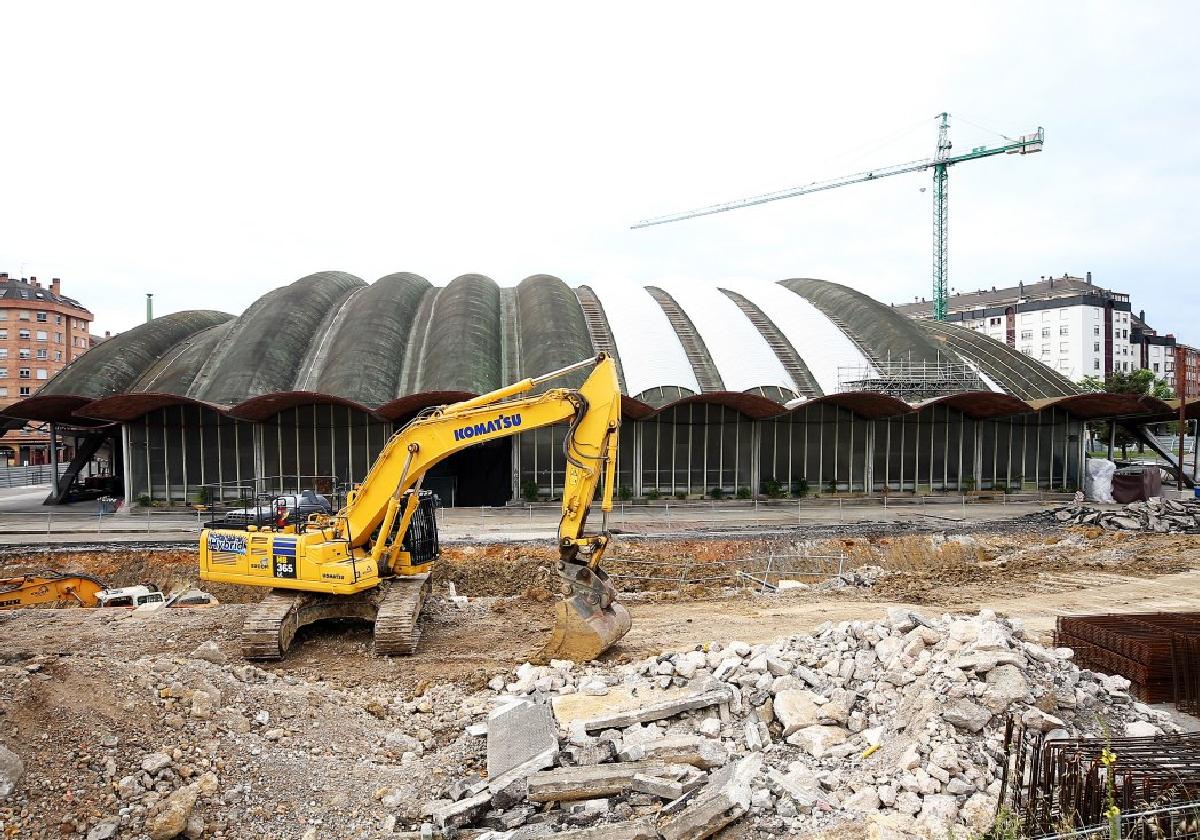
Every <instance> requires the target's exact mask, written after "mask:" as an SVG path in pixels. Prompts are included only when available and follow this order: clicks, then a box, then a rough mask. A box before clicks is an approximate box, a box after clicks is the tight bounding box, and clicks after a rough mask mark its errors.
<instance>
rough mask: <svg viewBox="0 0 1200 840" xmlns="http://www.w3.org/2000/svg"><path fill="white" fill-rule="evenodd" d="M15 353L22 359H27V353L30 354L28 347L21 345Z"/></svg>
mask: <svg viewBox="0 0 1200 840" xmlns="http://www.w3.org/2000/svg"><path fill="white" fill-rule="evenodd" d="M17 355H18V356H20V357H21V358H22V359H28V358H29V355H30V354H29V348H28V347H22V348H21V349H20V350H18V351H17Z"/></svg>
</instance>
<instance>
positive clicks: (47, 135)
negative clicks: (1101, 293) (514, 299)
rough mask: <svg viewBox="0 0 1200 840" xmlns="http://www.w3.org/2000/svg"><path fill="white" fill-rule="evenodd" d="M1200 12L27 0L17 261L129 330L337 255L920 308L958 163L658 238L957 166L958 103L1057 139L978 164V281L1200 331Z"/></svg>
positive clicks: (9, 226)
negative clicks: (68, 0) (942, 183)
mask: <svg viewBox="0 0 1200 840" xmlns="http://www.w3.org/2000/svg"><path fill="white" fill-rule="evenodd" d="M835 6H836V7H838V8H836V9H834V8H832V7H835ZM1198 9H1200V6H1198V5H1197V4H1195V3H1183V2H1181V3H1146V2H1143V3H1137V4H1133V3H1072V2H1052V3H1047V2H1044V0H1043V2H1036V3H1026V2H1005V3H991V4H964V3H957V4H953V5H950V4H914V3H887V4H884V3H880V4H878V5H875V6H872V5H870V4H828V3H822V4H817V3H794V2H793V3H780V4H771V3H738V4H732V3H719V4H718V3H700V2H686V3H682V2H681V3H667V2H660V3H644V2H643V3H622V2H608V3H603V4H600V3H594V4H588V5H585V4H578V3H563V2H553V3H514V2H508V3H495V2H492V3H479V4H468V3H454V4H440V3H423V4H416V3H409V4H400V3H378V4H375V3H351V2H342V3H337V4H334V3H328V4H309V3H297V2H288V3H266V2H255V3H244V2H242V3H219V2H209V3H203V4H199V3H197V4H190V5H186V6H185V5H184V4H176V3H162V2H153V3H145V4H134V3H120V2H107V3H94V2H90V3H77V4H63V3H55V4H49V3H6V4H4V5H3V7H2V8H0V32H2V33H3V40H2V41H0V43H2V45H3V61H4V69H3V73H2V76H0V92H2V93H3V97H2V99H0V102H2V103H3V108H4V112H5V117H6V119H5V126H4V129H3V132H2V133H0V150H2V156H0V166H2V170H0V172H2V174H0V196H2V200H0V270H6V271H8V272H9V273H10V274H18V275H23V276H28V275H36V276H37V277H38V278H39V279H42V280H46V281H48V280H49V279H50V277H51V276H60V277H62V278H63V284H64V292H65V293H66V294H69V295H72V296H74V297H77V298H79V299H80V300H81V301H83V302H84V303H85V304H86V305H87V306H89V307H90V308H91V309H92V310H93V311H94V312H95V313H96V315H97V323H96V327H97V329H99V330H100V331H103V330H105V329H109V330H114V331H115V330H121V329H127V328H128V327H130V326H133V325H135V324H136V323H138V322H139V321H140V320H141V318H142V317H143V315H142V313H143V311H144V293H145V292H147V291H154V292H155V293H156V312H157V313H158V314H163V313H165V312H170V311H175V310H179V309H193V308H214V309H223V310H225V311H228V312H234V313H237V312H240V311H241V310H242V309H243V308H244V307H245V306H246V305H248V304H249V303H250V302H251V301H253V300H254V299H255V298H256V297H258V296H259V295H261V294H262V293H264V292H266V291H267V290H269V289H271V288H273V287H276V286H280V285H283V284H285V283H288V282H290V281H292V280H294V279H296V278H298V277H301V276H303V275H305V274H308V273H311V272H314V271H318V270H322V269H340V270H343V271H348V272H351V273H353V274H356V275H358V276H360V277H362V278H364V279H366V280H374V279H375V278H377V277H379V276H381V275H383V274H386V273H389V272H392V271H413V272H416V273H418V274H421V275H423V276H425V277H427V278H429V279H430V280H431V281H433V282H434V283H438V284H444V283H446V282H447V281H449V280H450V279H451V278H453V277H455V276H457V275H459V274H463V273H467V272H480V273H483V274H487V275H488V276H490V277H492V278H494V279H495V280H496V281H497V282H500V283H502V284H511V283H515V282H517V281H519V280H520V279H521V278H523V277H525V276H527V275H530V274H534V273H540V272H545V273H550V274H556V275H558V276H560V277H562V278H563V279H564V280H566V281H567V282H568V283H571V284H572V285H575V284H578V283H583V282H587V283H593V284H596V283H600V284H602V283H616V282H637V283H657V282H679V281H693V282H697V283H701V282H702V283H716V282H719V281H729V280H731V279H741V280H761V281H764V282H766V281H774V280H777V279H780V278H784V277H795V276H801V277H821V278H825V279H829V280H835V281H838V282H843V283H847V284H850V285H853V286H855V287H857V288H859V289H861V290H862V291H864V292H866V293H868V294H871V295H873V296H875V297H877V298H880V299H882V300H884V301H899V300H912V299H913V297H914V296H916V295H922V296H925V297H928V296H929V286H930V280H929V277H930V243H931V225H930V215H931V213H930V198H931V196H930V192H929V191H928V190H925V191H921V188H922V187H927V185H928V183H929V176H928V175H927V174H920V175H906V176H899V177H895V178H890V179H886V180H881V181H878V182H875V183H872V184H864V185H859V186H854V187H847V188H844V189H841V190H836V191H832V192H827V193H821V194H817V195H810V196H804V197H800V198H793V199H788V200H785V201H780V202H775V203H772V204H769V205H766V206H763V207H757V208H752V209H746V210H739V211H736V212H733V213H726V214H720V215H716V216H710V217H707V218H704V219H699V220H693V221H689V222H683V223H679V224H675V225H670V226H663V227H656V228H650V229H647V230H638V231H631V230H629V229H628V225H629V224H630V223H632V222H634V221H636V220H638V219H641V218H644V217H647V216H653V215H658V214H661V213H666V212H671V211H675V210H684V209H688V208H691V207H693V206H699V205H705V204H710V203H714V202H717V201H723V200H729V199H735V198H740V197H743V196H745V195H751V194H754V193H759V192H767V191H771V190H777V189H781V188H784V187H788V186H793V185H795V184H798V183H803V182H806V181H809V180H813V179H816V178H823V177H830V176H835V175H840V174H844V173H847V172H853V171H858V170H861V169H864V168H868V167H870V166H879V165H885V164H889V163H896V162H900V161H906V160H911V159H915V158H922V157H929V156H930V155H931V154H932V153H933V147H934V142H935V135H936V131H935V125H934V119H933V117H934V115H935V114H936V113H938V112H939V111H942V110H948V111H949V112H950V113H951V114H952V115H953V116H954V117H958V118H965V119H966V120H971V121H973V122H975V123H979V124H982V125H986V126H988V127H989V128H992V129H996V130H999V131H1002V132H1004V133H1005V134H1009V135H1016V134H1020V133H1024V132H1027V131H1033V130H1035V129H1036V128H1037V126H1038V125H1044V126H1045V128H1046V150H1045V152H1043V153H1042V154H1039V155H1033V156H1027V157H1017V156H1002V157H996V158H990V159H987V160H983V161H977V162H971V163H966V164H963V165H961V166H958V167H956V168H954V169H952V170H951V176H950V207H951V212H950V243H951V244H950V270H951V283H952V285H954V286H956V287H957V288H960V289H964V290H966V289H976V288H981V287H986V286H991V285H995V284H1012V283H1015V282H1016V281H1017V280H1020V279H1024V280H1035V279H1037V278H1038V277H1039V276H1040V275H1043V274H1047V273H1054V274H1056V275H1061V274H1063V273H1064V272H1066V273H1071V274H1082V273H1083V272H1084V271H1087V270H1091V271H1092V272H1093V273H1094V275H1095V279H1096V282H1097V283H1099V284H1103V285H1108V286H1111V287H1113V288H1117V289H1120V290H1124V291H1128V292H1130V293H1131V294H1132V295H1133V296H1134V309H1135V310H1136V309H1138V308H1145V309H1146V310H1147V317H1148V318H1149V320H1150V322H1151V324H1152V325H1154V326H1156V327H1158V328H1160V329H1162V330H1172V331H1175V332H1176V333H1177V334H1180V335H1181V336H1182V337H1183V338H1184V339H1185V340H1188V341H1190V342H1191V343H1193V344H1197V343H1200V327H1197V326H1196V322H1197V321H1198V320H1200V302H1198V296H1200V284H1198V283H1197V271H1196V264H1197V257H1198V256H1200V254H1198V253H1197V252H1198V248H1197V246H1198V244H1200V236H1198V234H1197V201H1196V195H1197V193H1198V192H1200V144H1198V143H1197V140H1196V135H1197V129H1198V128H1200V108H1198V107H1197V106H1198V105H1200V93H1198V92H1197V90H1198V87H1200V85H1198V82H1200V58H1198V55H1200V51H1198V50H1197V43H1196V38H1197V36H1196V33H1197V31H1200V11H1198ZM908 129H911V130H909V131H907V133H905V131H906V130H908ZM952 137H953V138H954V140H955V149H956V150H959V151H961V150H965V149H969V148H970V147H972V146H975V145H978V144H980V143H990V142H995V141H997V140H998V139H999V138H997V137H996V136H994V135H989V134H987V133H985V132H984V131H981V130H979V129H976V128H975V127H973V126H972V125H970V124H968V123H967V122H965V121H964V119H956V120H955V121H954V123H953V129H952ZM888 140H891V141H892V142H887V143H885V142H884V141H888ZM864 152H865V153H864Z"/></svg>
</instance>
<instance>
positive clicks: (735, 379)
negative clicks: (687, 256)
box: [659, 283, 800, 393]
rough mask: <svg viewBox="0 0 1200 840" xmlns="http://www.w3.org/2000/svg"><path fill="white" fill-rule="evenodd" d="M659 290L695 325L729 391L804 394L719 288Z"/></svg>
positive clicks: (679, 286)
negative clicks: (782, 390) (771, 389)
mask: <svg viewBox="0 0 1200 840" xmlns="http://www.w3.org/2000/svg"><path fill="white" fill-rule="evenodd" d="M659 288H661V289H663V290H664V291H666V292H668V293H669V294H670V295H671V297H673V298H675V302H676V303H678V304H679V306H680V307H681V308H682V309H683V311H684V312H686V313H687V316H688V318H689V319H690V320H691V322H692V324H693V325H695V327H696V331H697V332H698V333H700V337H701V338H702V339H704V344H705V346H706V347H707V348H708V354H709V355H710V356H711V357H712V360H713V364H715V365H716V366H717V372H718V373H720V374H721V381H722V382H724V383H725V390H727V391H749V390H751V389H752V388H759V387H764V386H771V385H776V386H778V387H780V388H786V389H788V390H789V391H792V392H794V393H799V392H800V388H799V387H798V386H797V384H796V383H795V382H793V381H792V377H790V376H789V375H788V373H787V371H786V370H785V369H784V367H783V364H782V363H781V362H780V361H779V358H778V357H777V356H776V355H775V352H774V351H773V350H772V349H771V347H770V346H769V345H768V344H767V342H766V340H765V339H764V338H763V337H762V334H761V333H759V331H758V330H757V329H756V328H755V326H754V325H753V324H752V323H750V319H749V318H747V317H746V316H745V315H744V314H743V313H742V311H741V310H740V309H738V308H737V304H735V303H734V302H733V301H731V300H730V299H729V298H727V297H725V295H723V294H721V291H720V289H719V288H718V287H717V286H714V285H707V284H705V285H699V284H694V283H692V284H683V283H680V284H677V285H676V284H672V285H670V286H667V285H661V286H660V287H659Z"/></svg>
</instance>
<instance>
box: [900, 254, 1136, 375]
mask: <svg viewBox="0 0 1200 840" xmlns="http://www.w3.org/2000/svg"><path fill="white" fill-rule="evenodd" d="M895 309H896V310H897V311H899V312H901V313H902V314H904V315H907V316H909V317H911V318H932V317H933V316H932V311H931V304H929V303H927V302H925V301H915V302H913V303H905V304H900V305H896V306H895ZM947 320H948V321H950V322H951V323H954V324H960V325H962V326H964V327H967V328H969V329H972V330H975V331H977V332H981V333H983V334H984V335H987V336H990V337H991V338H994V339H996V340H997V341H1002V342H1004V343H1006V344H1007V345H1008V346H1009V347H1012V348H1014V349H1015V350H1018V351H1019V352H1021V353H1023V354H1025V355H1026V356H1028V357H1030V358H1032V359H1036V360H1037V361H1039V362H1041V363H1042V364H1044V365H1046V366H1047V367H1050V368H1052V369H1053V370H1055V371H1057V372H1058V373H1060V374H1062V375H1063V376H1065V377H1066V378H1068V379H1070V380H1071V381H1073V382H1078V381H1080V380H1081V379H1083V378H1084V377H1085V376H1095V377H1098V378H1100V379H1103V378H1105V377H1106V376H1108V375H1109V374H1111V373H1113V372H1114V371H1121V372H1125V373H1128V372H1131V371H1134V370H1137V369H1138V368H1139V367H1141V366H1142V364H1143V363H1142V359H1141V348H1139V346H1138V341H1137V337H1136V336H1135V319H1134V316H1133V314H1132V308H1131V304H1130V301H1129V295H1127V294H1124V293H1122V292H1114V291H1111V290H1109V289H1104V288H1101V287H1099V286H1096V285H1095V284H1094V283H1093V282H1092V273H1091V272H1090V271H1089V272H1088V273H1087V275H1086V276H1085V277H1071V276H1068V275H1063V276H1062V277H1043V278H1041V279H1040V280H1039V281H1038V282H1037V283H1028V284H1026V283H1019V284H1018V285H1016V286H1009V287H1007V288H1000V289H998V288H996V287H992V289H991V290H990V291H987V290H980V291H977V292H955V293H954V294H952V295H951V297H950V301H949V308H948V313H947Z"/></svg>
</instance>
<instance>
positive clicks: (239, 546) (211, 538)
mask: <svg viewBox="0 0 1200 840" xmlns="http://www.w3.org/2000/svg"><path fill="white" fill-rule="evenodd" d="M208 550H209V551H211V552H215V553H218V554H245V553H246V538H245V537H241V536H238V535H236V534H209V535H208Z"/></svg>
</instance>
